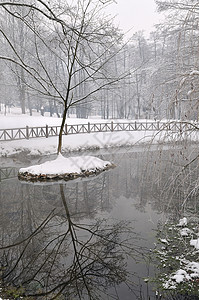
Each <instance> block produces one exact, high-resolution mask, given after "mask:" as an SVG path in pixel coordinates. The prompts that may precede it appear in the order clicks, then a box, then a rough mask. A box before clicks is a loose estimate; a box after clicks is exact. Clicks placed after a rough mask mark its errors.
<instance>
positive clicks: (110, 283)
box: [0, 184, 146, 299]
mask: <svg viewBox="0 0 199 300" xmlns="http://www.w3.org/2000/svg"><path fill="white" fill-rule="evenodd" d="M66 188H67V186H66V185H64V184H60V185H59V192H60V198H61V201H62V207H59V208H58V209H53V210H52V211H51V212H50V213H49V215H48V216H47V217H46V218H45V219H44V220H43V221H42V222H41V224H40V225H39V226H38V227H37V228H36V229H35V230H32V232H31V234H28V235H27V237H24V236H23V237H22V238H21V239H20V240H19V241H15V242H12V243H11V244H10V245H6V246H4V247H1V248H0V250H1V253H2V255H1V264H2V268H1V269H2V280H3V283H4V285H6V284H7V283H9V284H10V283H12V284H13V286H15V289H14V291H15V293H16V292H19V290H20V295H21V296H29V297H32V298H33V299H38V298H41V299H107V297H108V296H107V295H108V294H109V295H110V296H111V297H113V298H115V299H119V296H117V286H118V285H120V284H121V283H123V284H126V285H127V286H128V287H129V288H131V289H132V291H133V289H135V286H134V284H133V278H134V277H133V275H134V276H136V274H133V271H132V270H128V268H127V261H129V260H132V259H133V260H134V261H138V260H140V259H143V258H144V255H145V254H146V253H145V250H144V249H140V247H139V246H138V245H139V243H138V241H139V236H137V235H136V234H135V233H134V232H133V230H132V227H131V226H130V225H131V224H129V223H128V222H125V221H119V222H118V221H115V222H112V220H104V219H96V220H93V219H92V220H89V221H88V219H86V218H84V219H83V220H82V221H81V222H80V220H79V218H77V219H75V218H74V217H72V216H71V213H70V209H69V206H68V203H67V198H66V196H65V195H66V193H65V189H66ZM21 287H23V288H21ZM136 289H138V288H137V287H136ZM114 290H115V292H114Z"/></svg>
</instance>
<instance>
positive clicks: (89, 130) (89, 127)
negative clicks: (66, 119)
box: [88, 122, 91, 133]
mask: <svg viewBox="0 0 199 300" xmlns="http://www.w3.org/2000/svg"><path fill="white" fill-rule="evenodd" d="M90 132H91V124H90V122H88V133H90Z"/></svg>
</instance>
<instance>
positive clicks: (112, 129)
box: [111, 121, 114, 132]
mask: <svg viewBox="0 0 199 300" xmlns="http://www.w3.org/2000/svg"><path fill="white" fill-rule="evenodd" d="M111 131H112V132H113V131H114V128H113V121H111Z"/></svg>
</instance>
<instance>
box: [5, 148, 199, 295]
mask: <svg viewBox="0 0 199 300" xmlns="http://www.w3.org/2000/svg"><path fill="white" fill-rule="evenodd" d="M185 152H186V151H183V153H182V151H181V150H180V149H178V150H176V149H175V150H174V149H161V150H157V149H156V148H154V149H150V151H149V149H143V148H134V149H133V150H132V149H128V150H125V151H124V150H123V151H122V150H121V149H120V150H118V151H114V152H112V153H110V152H108V151H107V152H106V151H104V153H103V152H98V153H95V155H97V156H98V157H100V158H103V159H105V160H111V161H113V162H114V163H115V164H116V165H117V167H116V168H115V169H113V170H110V171H107V172H103V173H101V174H100V175H98V176H94V177H90V178H85V179H81V180H80V179H78V180H76V181H70V182H57V183H56V184H51V183H48V184H47V183H44V184H36V183H35V184H28V183H24V182H21V181H19V180H18V179H17V178H16V177H14V175H13V177H14V178H11V179H5V176H4V178H3V177H2V178H1V182H0V207H1V211H0V247H1V249H0V263H1V265H0V266H1V267H0V268H1V274H2V282H3V284H4V285H6V284H9V286H10V285H12V286H13V287H14V289H15V287H20V286H22V287H23V288H21V290H20V293H21V295H29V296H32V299H74V300H75V299H102V300H103V299H104V300H105V299H122V300H128V299H131V300H132V299H156V297H155V290H154V288H155V287H153V285H152V284H148V283H146V282H145V281H144V280H143V278H152V277H153V275H154V272H156V270H155V266H154V265H153V261H152V256H151V249H154V247H155V246H154V243H155V242H156V231H155V230H156V229H157V224H158V223H160V222H164V221H165V220H166V219H168V218H172V219H178V218H179V217H181V216H182V215H183V213H184V206H183V201H184V200H183V197H182V194H184V193H185V190H186V184H185V182H182V180H181V181H180V182H179V183H177V188H176V182H175V186H174V185H172V182H173V181H172V180H174V179H172V178H173V177H174V174H177V173H178V172H179V170H180V168H181V167H182V166H183V164H184V163H185V162H186V161H187V160H188V159H189V157H188V156H189V155H190V151H187V152H186V153H185ZM192 152H194V151H192ZM47 159H49V158H44V159H42V160H47ZM40 161H41V160H40ZM32 162H34V163H35V162H38V160H37V159H35V160H34V161H32ZM30 164H32V163H31V162H30V161H28V158H27V161H24V162H20V161H19V160H16V161H15V162H13V161H12V160H7V165H8V166H9V167H11V166H16V167H18V166H19V165H20V166H26V165H30ZM5 167H6V161H5V160H2V168H5ZM194 172H196V170H195V169H194V170H193V176H196V175H195V173H194ZM8 177H9V176H8ZM10 177H12V172H11V173H10ZM182 186H183V188H182ZM174 187H175V188H174ZM189 187H190V183H189ZM187 188H188V187H187ZM165 191H166V192H165Z"/></svg>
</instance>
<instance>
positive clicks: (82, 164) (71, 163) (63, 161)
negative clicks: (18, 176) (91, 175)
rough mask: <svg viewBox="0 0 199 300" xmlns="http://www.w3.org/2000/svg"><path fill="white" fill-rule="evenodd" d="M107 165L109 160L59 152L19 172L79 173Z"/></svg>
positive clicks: (36, 173)
mask: <svg viewBox="0 0 199 300" xmlns="http://www.w3.org/2000/svg"><path fill="white" fill-rule="evenodd" d="M108 165H110V166H111V165H112V164H111V163H110V162H109V161H103V160H101V159H99V158H97V157H93V156H79V157H69V158H65V157H63V156H62V155H61V154H59V155H58V157H57V158H56V159H55V160H52V161H47V162H45V163H43V164H40V165H35V166H30V167H28V168H21V169H20V170H19V172H20V173H25V172H28V173H31V174H33V175H42V174H46V175H57V174H59V175H61V174H70V173H77V174H81V173H82V172H83V171H94V170H96V169H98V170H103V169H104V168H105V167H107V166H108Z"/></svg>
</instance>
